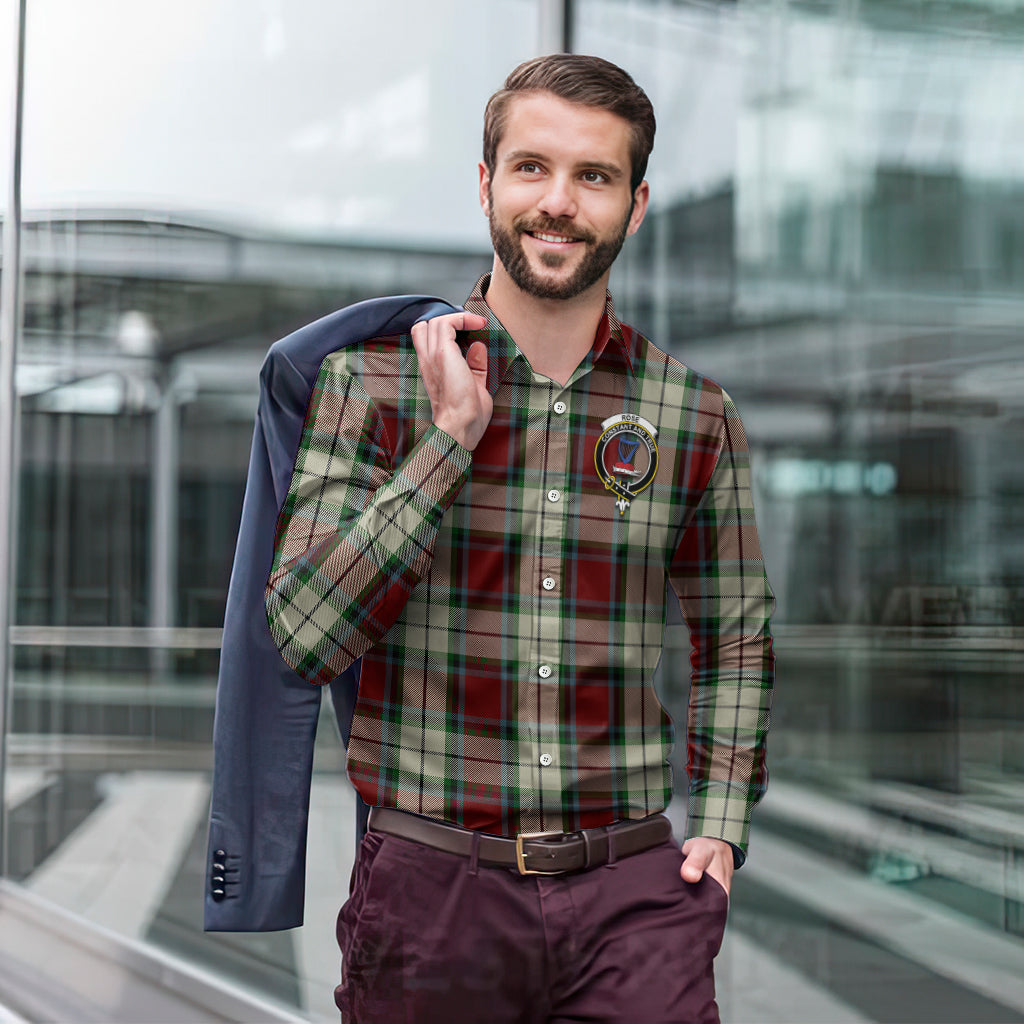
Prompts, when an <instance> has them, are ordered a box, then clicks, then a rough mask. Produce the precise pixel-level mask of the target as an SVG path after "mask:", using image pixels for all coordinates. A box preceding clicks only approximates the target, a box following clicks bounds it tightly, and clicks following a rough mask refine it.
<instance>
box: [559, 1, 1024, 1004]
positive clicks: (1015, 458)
mask: <svg viewBox="0 0 1024 1024" xmlns="http://www.w3.org/2000/svg"><path fill="white" fill-rule="evenodd" d="M576 9H577V25H576V34H575V37H574V38H575V41H576V44H577V46H578V48H579V49H580V50H582V51H588V52H597V53H600V54H602V55H605V56H608V57H609V58H610V59H613V60H616V61H618V62H619V63H621V64H623V65H624V66H625V67H629V68H633V69H635V70H636V73H637V76H638V79H639V80H640V82H641V84H643V85H644V87H645V88H647V89H648V91H649V92H650V93H651V96H652V98H653V100H654V103H655V109H656V110H657V111H658V124H659V129H658V139H657V143H656V146H655V151H654V154H653V156H652V171H651V185H652V208H653V209H652V214H651V215H650V216H649V217H648V223H647V224H646V225H645V226H644V229H643V230H642V231H641V232H640V234H639V235H638V236H636V238H635V239H634V240H632V241H631V243H630V244H631V245H632V249H629V248H628V247H627V252H628V256H627V263H626V266H624V267H623V268H622V271H621V272H620V274H619V278H618V281H617V282H614V281H613V287H614V288H615V289H616V298H617V301H618V303H619V305H620V307H621V309H622V313H623V316H624V318H625V319H627V320H631V322H633V323H636V324H638V325H639V326H641V327H642V328H645V329H646V330H648V331H649V332H650V333H651V334H652V335H653V337H654V338H655V340H656V341H658V342H660V343H667V344H669V345H671V346H672V347H673V351H674V353H675V354H676V355H677V356H679V357H680V358H681V359H683V361H684V362H686V363H688V364H689V365H691V366H693V367H694V368H696V369H698V370H700V371H702V372H705V373H708V374H710V375H711V376H713V377H715V378H716V379H718V380H720V381H721V382H722V383H724V384H725V386H726V387H727V388H728V389H729V390H730V392H731V394H732V395H733V397H734V398H735V399H736V401H737V404H738V405H739V408H740V410H741V412H742V414H743V417H744V422H745V424H746V426H747V430H748V433H749V435H750V438H751V443H752V446H753V447H754V449H755V465H754V469H755V483H756V486H757V489H758V492H759V494H758V503H757V508H758V519H759V527H760V530H761V538H762V544H763V546H764V549H765V552H766V561H767V565H768V571H769V576H770V578H771V580H772V584H773V586H774V588H775V591H776V594H777V596H778V599H779V611H778V616H777V620H776V621H777V622H778V628H777V638H778V642H777V649H778V656H779V661H778V693H777V697H776V703H775V708H774V716H773V719H774V722H773V731H772V735H771V738H770V740H769V750H770V757H769V762H770V765H771V771H772V779H771V784H770V786H769V792H768V796H767V797H766V799H765V801H764V804H763V805H762V807H761V808H759V810H758V812H756V813H755V818H754V833H755V834H754V836H753V839H752V843H751V856H750V860H749V862H748V864H747V865H746V866H745V867H744V869H743V870H742V871H741V872H740V873H739V875H738V876H737V882H736V888H735V899H734V901H733V929H732V936H731V937H727V940H726V950H725V954H724V955H725V957H726V958H727V961H726V962H727V963H728V964H730V965H732V969H731V970H730V969H729V968H728V967H727V968H726V969H725V970H723V971H722V972H721V977H722V981H723V984H722V985H721V986H720V988H721V989H722V990H723V992H722V996H723V1002H722V1005H723V1017H724V1018H731V1019H736V1020H747V1019H751V1020H752V1019H758V1020H769V1019H774V1020H780V1021H813V1020H826V1019H837V1020H839V1019H843V1020H846V1019H869V1020H876V1019H905V1018H906V1014H907V1010H906V1007H904V1006H902V1005H901V1004H900V999H901V998H902V996H901V995H900V994H899V993H891V994H889V995H886V994H885V993H882V992H880V991H879V990H878V989H871V990H869V989H868V988H867V987H865V986H864V985H862V984H860V983H859V982H858V980H857V979H858V975H857V973H856V971H855V970H854V969H853V967H852V966H851V965H852V964H853V963H857V964H860V965H866V967H865V969H869V968H870V969H874V970H876V971H885V972H886V974H887V976H890V977H894V978H895V979H898V981H897V986H896V987H898V988H899V989H901V990H902V991H906V990H909V989H913V988H915V987H916V986H918V985H920V986H921V989H920V997H915V1007H916V1009H915V1011H914V1012H915V1013H921V1012H924V1013H925V1014H927V1013H928V1012H931V1013H933V1014H934V1015H935V1019H945V1020H963V1021H969V1020H1018V1019H1021V1016H1022V1015H1024V991H1022V990H1021V988H1020V986H1019V979H1020V977H1021V976H1024V905H1022V898H1024V889H1022V887H1021V879H1022V877H1024V876H1022V874H1021V871H1022V867H1024V855H1022V852H1021V849H1022V839H1021V837H1022V835H1024V816H1022V815H1021V812H1020V807H1021V803H1020V796H1021V793H1022V792H1024V745H1022V743H1021V741H1020V736H1021V734H1022V732H1021V724H1022V719H1024V698H1022V692H1024V691H1022V689H1021V686H1020V680H1021V672H1020V656H1021V650H1022V643H1024V635H1022V633H1021V627H1022V625H1024V589H1022V587H1021V582H1020V581H1021V579H1022V578H1024V545H1022V543H1021V536H1022V531H1021V527H1022V526H1024V521H1022V519H1021V514H1020V511H1019V506H1020V502H1019V501H1018V500H1017V499H1018V495H1019V494H1020V492H1021V489H1022V486H1024V468H1022V467H1024V462H1022V461H1021V458H1020V454H1019V453H1020V452H1021V451H1022V450H1024V416H1022V411H1024V405H1022V403H1024V399H1022V396H1024V387H1022V386H1021V385H1022V383H1024V347H1022V345H1021V341H1020V338H1021V328H1022V319H1024V303H1022V301H1021V295H1022V294H1024V291H1022V289H1024V219H1022V216H1021V213H1020V211H1021V209H1024V204H1022V199H1024V148H1022V145H1021V139H1022V138H1024V134H1022V132H1024V121H1022V117H1024V113H1022V108H1021V106H1020V104H1016V103H1008V102H1006V101H1005V98H1006V97H1009V96H1016V95H1019V94H1020V93H1021V90H1022V89H1024V62H1022V61H1021V60H1020V54H1021V46H1022V42H1024V4H1019V3H1007V4H999V5H996V4H972V3H960V4H944V5H937V4H899V3H886V2H880V0H865V2H861V3H857V4H848V3H839V2H835V3H833V2H827V0H826V2H789V3H775V2H768V0H747V2H742V0H741V2H740V3H738V4H701V3H682V4H679V3H668V2H655V0H644V2H639V0H638V2H622V0H581V2H580V3H579V4H578V5H576ZM685 644H686V641H685V637H684V638H681V640H680V646H681V647H685ZM686 669H687V666H686V659H685V656H684V652H683V651H680V653H679V654H678V655H677V659H676V662H675V663H674V664H667V665H666V666H664V672H663V679H664V684H663V688H664V692H665V698H666V700H667V701H668V703H669V704H670V705H672V706H673V707H674V709H675V712H674V717H675V719H676V721H677V722H680V721H682V715H683V714H684V713H685V704H686V689H685V682H684V680H685V679H686ZM684 758H685V754H684V753H683V752H679V754H678V762H679V764H680V766H681V764H682V761H683V760H684ZM680 777H681V771H680V772H678V773H677V788H678V789H680V799H684V796H683V793H682V786H681V785H680V781H681V778H680ZM683 781H684V780H683ZM911 920H913V921H915V922H917V925H916V926H914V927H911V926H910V925H909V924H907V925H905V926H903V927H901V926H900V925H899V924H898V922H900V921H904V922H908V921H911ZM751 940H754V943H755V944H756V948H752V947H751V944H750V943H751ZM730 942H732V945H730ZM993 962H998V963H999V964H1001V965H1002V966H1001V967H1000V968H999V969H998V970H996V971H994V972H993V973H992V974H991V975H986V979H987V980H985V981H981V980H979V979H980V976H981V973H982V971H983V970H987V968H988V966H989V965H991V964H992V963H993ZM786 969H791V970H795V971H796V972H797V973H796V975H795V976H793V975H790V974H788V973H787V970H786ZM752 976H753V977H755V978H757V979H766V980H764V981H763V983H762V982H761V981H757V982H756V983H755V984H754V985H753V986H751V985H750V984H749V983H748V982H749V979H750V978H751V977H752ZM773 977H779V978H781V977H785V978H786V982H785V983H784V984H783V983H782V982H781V981H780V982H772V981H769V980H767V979H771V978H773ZM922 999H923V1000H924V1002H923V1004H922ZM766 1007H770V1008H771V1009H770V1010H766ZM922 1007H923V1008H922ZM766 1013H768V1014H775V1016H766ZM851 1013H853V1014H855V1015H856V1016H855V1017H853V1018H851V1017H850V1016H849V1015H850V1014H851Z"/></svg>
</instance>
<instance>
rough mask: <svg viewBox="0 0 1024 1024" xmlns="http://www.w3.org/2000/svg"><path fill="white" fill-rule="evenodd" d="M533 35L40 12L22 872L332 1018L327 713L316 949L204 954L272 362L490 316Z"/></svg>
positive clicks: (454, 13) (338, 776) (19, 725)
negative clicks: (414, 319)
mask: <svg viewBox="0 0 1024 1024" xmlns="http://www.w3.org/2000/svg"><path fill="white" fill-rule="evenodd" d="M7 6H8V5H7V4H5V5H3V7H2V8H0V10H3V11H6V8H7ZM538 25H539V16H538V10H537V4H536V3H535V0H496V2H494V3H488V4H471V3H463V2H457V3H449V4H446V5H444V11H443V12H442V11H440V10H439V9H438V8H437V7H436V5H435V6H432V5H423V4H413V3H405V2H398V3H393V4H388V5H385V6H384V7H382V6H381V5H352V4H343V5H338V4H325V3H322V2H319V0H299V2H298V3H291V4H288V5H284V4H282V3H278V2H277V0H268V2H266V3H260V4H255V5H253V4H245V3H239V2H237V0H212V2H211V0H202V2H198V0H185V2H184V3H180V2H177V3H174V4H170V3H165V2H158V3H147V4H142V5H135V6H131V5H129V7H127V8H126V7H125V5H123V4H118V3H108V2H106V0H89V2H88V3H78V2H73V0H56V3H55V4H46V5H42V4H33V3H30V4H29V23H28V67H27V84H28V85H27V105H26V127H25V169H24V196H25V207H26V215H25V224H24V260H25V268H26V276H25V290H24V296H25V302H24V307H25V308H24V323H23V336H22V338H21V341H20V345H21V349H20V360H19V366H18V372H17V386H18V391H19V394H20V399H21V425H20V429H21V464H22V468H21V477H20V481H19V487H20V505H19V518H18V528H17V531H18V532H17V537H18V543H17V549H18V558H17V580H16V609H15V614H16V626H15V629H14V633H13V661H14V678H13V685H14V692H13V707H12V714H13V718H12V735H11V770H10V773H9V776H8V786H7V793H6V800H7V804H8V808H9V814H10V817H9V821H10V843H9V852H10V871H9V873H10V875H11V877H12V878H14V879H15V880H17V881H18V882H20V883H22V884H23V885H24V886H25V887H26V888H28V889H29V890H30V891H32V892H33V893H35V894H37V895H40V896H43V897H46V898H47V899H49V900H52V901H54V902H56V903H57V904H59V905H61V906H62V907H64V908H66V909H70V910H72V911H74V912H75V913H77V914H80V915H82V916H83V917H85V918H86V919H88V920H89V921H90V922H93V923H95V924H100V925H103V926H105V927H107V928H109V929H113V930H114V931H115V932H117V933H118V934H120V935H122V936H125V937H128V938H130V939H133V940H138V941H141V942H143V943H147V944H150V945H152V946H155V947H159V948H160V949H162V950H167V951H171V952H172V953H174V954H176V955H178V956H181V957H184V958H186V959H188V960H191V961H194V962H196V963H198V964H201V965H202V966H203V967H205V968H206V969H207V970H212V971H214V972H215V973H217V974H219V975H221V976H222V977H224V978H226V979H230V980H232V981H233V982H234V983H236V984H239V983H240V984H241V985H242V986H243V987H245V988H247V989H249V990H251V991H253V992H255V993H259V994H261V995H262V996H266V997H269V998H270V999H271V1000H276V1001H278V1002H279V1003H284V1004H286V1005H289V1006H291V1007H293V1008H296V1007H297V1008H300V1009H301V1010H303V1012H305V1013H307V1014H309V1015H310V1017H311V1018H313V1019H325V1020H336V1019H337V1011H336V1009H335V1007H334V1004H333V997H332V996H333V989H334V986H335V985H336V984H337V980H338V971H339V954H338V951H337V945H336V942H335V939H334V926H335V920H334V919H335V916H336V914H337V911H338V908H339V907H340V906H341V904H342V903H343V902H344V899H345V896H346V890H347V884H348V876H349V868H350V865H351V859H352V854H353V852H354V843H353V831H354V803H353V797H352V791H351V789H350V787H349V786H348V783H347V780H346V779H345V777H344V770H343V751H342V749H341V747H340V744H339V743H338V741H337V738H336V735H335V728H334V726H333V724H332V722H331V721H330V717H332V716H330V715H329V711H325V714H327V715H328V718H327V719H326V720H325V721H324V722H323V725H322V727H321V729H320V736H319V738H318V747H317V752H316V774H315V778H314V785H313V792H312V803H311V809H310V822H311V824H310V831H309V852H308V885H307V896H308V899H307V907H306V914H305V918H306V925H305V927H304V928H303V929H301V930H299V931H295V932H282V933H266V934H253V935H247V934H243V935H224V934H218V935H204V934H203V933H202V931H201V928H202V905H201V901H202V894H203V891H204V888H205V877H204V876H205V840H206V827H207V813H208V798H209V772H210V767H211V763H210V761H211V737H212V725H213V708H214V688H215V682H216V674H217V665H218V658H219V644H220V626H221V622H222V616H223V608H224V600H225V594H226V590H227V582H228V574H229V571H230V567H231V561H232V556H233V554H234V544H235V533H236V530H237V525H238V518H239V512H240V508H241V499H242V492H243V487H244V482H245V472H246V467H247V464H248V452H249V444H250V440H251V437H252V429H253V414H254V412H255V406H256V393H257V382H258V372H259V367H260V364H261V362H262V359H263V355H264V354H265V352H266V349H267V347H268V346H269V344H270V343H271V342H273V341H274V340H275V339H277V338H279V337H281V336H283V335H284V334H286V333H288V332H290V331H291V330H293V329H295V328H296V327H298V326H300V325H302V324H304V323H307V322H309V321H311V320H313V319H315V318H317V317H319V316H321V315H323V314H325V313H327V312H330V311H331V310H334V309H336V308H338V307H340V306H344V305H347V304H349V303H351V302H354V301H357V300H359V299H362V298H366V297H368V296H372V295H381V294H388V293H402V292H425V293H434V294H438V295H441V296H446V297H449V298H454V299H456V300H459V301H461V300H462V299H463V298H464V297H465V295H466V294H468V291H469V289H470V287H471V286H472V283H473V282H474V281H475V280H476V277H477V276H478V274H479V273H480V272H481V271H482V270H483V269H486V266H487V264H488V262H489V247H488V243H487V229H486V220H485V218H484V217H483V216H482V214H481V213H480V211H479V208H478V206H477V202H476V161H477V160H478V159H479V155H480V154H479V148H480V133H481V125H482V111H483V107H484V103H485V101H486V99H487V96H488V95H489V94H490V93H491V92H492V91H493V89H494V88H496V87H497V86H498V85H499V84H500V80H501V77H502V76H503V75H504V73H505V71H506V70H507V69H508V68H511V67H512V66H514V65H515V64H516V63H518V62H519V61H520V60H523V59H525V58H526V57H528V56H530V55H532V53H533V52H534V51H535V47H536V36H537V29H538ZM7 28H8V26H7V25H6V23H5V24H4V25H3V26H2V28H0V46H2V45H4V41H5V39H6V35H4V33H6V32H7ZM5 50H6V47H5ZM0 67H6V65H4V64H3V62H0ZM7 84H8V83H7V81H6V76H0V100H2V99H3V92H2V90H3V89H6V87H7ZM8 108H9V104H6V103H4V104H3V105H2V114H0V117H5V116H6V114H7V111H8ZM3 123H4V122H2V121H0V130H2V128H3ZM6 145H7V135H6V134H4V136H3V141H2V143H0V157H3V156H4V154H5V153H6ZM2 173H3V174H6V161H5V160H4V161H3V171H2Z"/></svg>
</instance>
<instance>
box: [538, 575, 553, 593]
mask: <svg viewBox="0 0 1024 1024" xmlns="http://www.w3.org/2000/svg"><path fill="white" fill-rule="evenodd" d="M541 586H542V587H543V588H544V589H545V590H554V589H555V581H554V580H553V579H552V578H551V577H550V576H545V577H544V582H543V583H541Z"/></svg>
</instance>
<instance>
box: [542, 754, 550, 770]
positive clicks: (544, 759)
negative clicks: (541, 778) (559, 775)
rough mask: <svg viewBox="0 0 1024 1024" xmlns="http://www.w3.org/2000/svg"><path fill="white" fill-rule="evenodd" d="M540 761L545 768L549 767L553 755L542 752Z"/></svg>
mask: <svg viewBox="0 0 1024 1024" xmlns="http://www.w3.org/2000/svg"><path fill="white" fill-rule="evenodd" d="M540 763H541V764H542V765H544V767H545V768H547V766H548V765H549V764H551V755H550V754H541V755H540Z"/></svg>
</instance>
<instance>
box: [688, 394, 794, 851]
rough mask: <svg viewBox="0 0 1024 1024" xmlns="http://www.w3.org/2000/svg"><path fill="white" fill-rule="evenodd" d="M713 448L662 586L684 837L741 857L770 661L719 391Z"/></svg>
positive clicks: (760, 589) (743, 481) (737, 448)
mask: <svg viewBox="0 0 1024 1024" xmlns="http://www.w3.org/2000/svg"><path fill="white" fill-rule="evenodd" d="M722 399H723V416H722V419H721V434H720V438H719V451H718V454H717V458H716V460H715V463H714V468H713V470H712V472H711V476H710V479H709V480H708V483H707V487H706V489H705V491H704V495H703V497H702V499H701V500H700V502H699V504H698V506H697V508H696V509H695V511H694V513H693V515H692V517H691V518H690V521H689V522H688V523H687V524H686V527H685V529H684V531H683V533H682V536H681V537H680V541H679V544H678V546H677V548H676V551H675V554H674V557H673V559H672V563H671V566H670V579H671V582H672V586H673V589H674V590H675V592H676V595H677V596H678V598H679V603H680V608H681V610H682V614H683V618H684V619H685V621H686V623H687V626H688V627H689V630H690V645H691V658H690V660H691V666H692V671H691V685H690V703H689V712H688V719H687V772H688V774H689V779H690V806H689V820H688V822H687V833H686V834H687V836H699V835H704V836H712V837H714V838H719V839H724V840H726V841H727V842H729V843H731V844H732V845H733V847H734V851H736V853H737V856H736V860H737V863H738V864H739V863H742V861H743V859H745V857H746V850H747V841H748V836H749V831H750V815H751V811H752V810H753V808H754V806H755V804H756V803H757V802H758V801H759V800H760V799H761V797H762V796H763V795H764V792H765V789H766V787H767V784H768V770H767V766H766V763H765V740H766V736H767V733H768V724H769V713H770V709H771V698H772V687H773V683H774V675H775V669H774V665H775V659H774V654H773V650H772V638H771V633H770V631H769V628H768V619H769V616H770V615H771V613H772V610H773V608H774V603H775V601H774V597H773V595H772V591H771V588H770V586H769V584H768V579H767V576H766V575H765V570H764V563H763V561H762V556H761V546H760V542H759V540H758V536H757V526H756V524H755V521H754V506H753V499H752V497H751V491H750V459H749V452H748V449H747V440H746V436H745V434H744V431H743V425H742V423H741V422H740V418H739V414H738V413H737V411H736V407H735V406H734V405H733V403H732V400H731V399H730V398H729V396H728V395H726V394H725V393H724V392H722Z"/></svg>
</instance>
